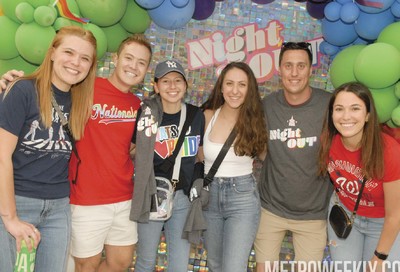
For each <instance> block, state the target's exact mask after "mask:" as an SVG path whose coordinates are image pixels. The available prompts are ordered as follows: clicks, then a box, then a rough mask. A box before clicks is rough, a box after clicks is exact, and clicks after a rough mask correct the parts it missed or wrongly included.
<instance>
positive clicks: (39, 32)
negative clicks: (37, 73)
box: [15, 22, 56, 65]
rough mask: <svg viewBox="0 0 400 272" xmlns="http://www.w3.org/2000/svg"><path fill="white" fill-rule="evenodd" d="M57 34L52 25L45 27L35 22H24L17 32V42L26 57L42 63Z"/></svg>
mask: <svg viewBox="0 0 400 272" xmlns="http://www.w3.org/2000/svg"><path fill="white" fill-rule="evenodd" d="M55 35H56V32H55V30H54V28H52V27H51V26H48V27H43V26H40V25H38V24H37V23H35V22H33V23H30V24H22V25H21V26H20V27H19V28H18V30H17V33H16V34H15V43H16V45H17V49H18V51H19V53H20V54H21V56H22V57H23V58H24V59H26V60H27V61H29V62H31V63H33V64H37V65H40V64H41V63H42V61H43V59H44V56H45V55H46V52H47V50H48V48H49V46H50V44H51V42H52V40H53V38H54V36H55Z"/></svg>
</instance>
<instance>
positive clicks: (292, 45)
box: [282, 42, 312, 52]
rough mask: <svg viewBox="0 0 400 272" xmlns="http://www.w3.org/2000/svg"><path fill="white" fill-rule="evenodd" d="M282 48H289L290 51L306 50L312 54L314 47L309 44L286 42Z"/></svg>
mask: <svg viewBox="0 0 400 272" xmlns="http://www.w3.org/2000/svg"><path fill="white" fill-rule="evenodd" d="M282 48H289V49H306V50H310V52H312V46H311V43H309V42H284V43H283V44H282Z"/></svg>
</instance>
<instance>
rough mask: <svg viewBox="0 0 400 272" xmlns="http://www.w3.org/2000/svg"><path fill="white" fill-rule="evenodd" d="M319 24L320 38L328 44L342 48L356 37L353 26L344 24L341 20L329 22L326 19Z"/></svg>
mask: <svg viewBox="0 0 400 272" xmlns="http://www.w3.org/2000/svg"><path fill="white" fill-rule="evenodd" d="M321 22H322V24H321V29H322V36H323V37H324V39H325V40H326V41H327V42H328V43H330V44H333V45H336V46H344V45H348V44H350V43H352V42H354V41H355V40H356V39H357V37H358V35H357V32H356V30H355V29H354V25H353V24H345V23H343V22H342V21H341V20H338V21H335V22H330V21H328V20H326V19H322V21H321Z"/></svg>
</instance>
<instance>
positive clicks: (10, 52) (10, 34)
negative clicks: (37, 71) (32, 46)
mask: <svg viewBox="0 0 400 272" xmlns="http://www.w3.org/2000/svg"><path fill="white" fill-rule="evenodd" d="M18 27H19V24H17V23H16V22H14V21H13V20H11V19H10V18H8V17H7V16H0V29H1V34H0V59H12V58H15V57H17V56H18V55H19V53H18V50H17V47H16V45H15V33H16V32H17V29H18Z"/></svg>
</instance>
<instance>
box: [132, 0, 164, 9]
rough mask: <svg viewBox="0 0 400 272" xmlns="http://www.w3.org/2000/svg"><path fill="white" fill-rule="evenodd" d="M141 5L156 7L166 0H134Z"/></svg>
mask: <svg viewBox="0 0 400 272" xmlns="http://www.w3.org/2000/svg"><path fill="white" fill-rule="evenodd" d="M134 1H135V2H136V3H137V4H138V5H139V6H141V7H142V8H145V9H154V8H157V7H159V6H160V5H161V4H162V2H164V0H134Z"/></svg>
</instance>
